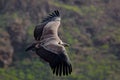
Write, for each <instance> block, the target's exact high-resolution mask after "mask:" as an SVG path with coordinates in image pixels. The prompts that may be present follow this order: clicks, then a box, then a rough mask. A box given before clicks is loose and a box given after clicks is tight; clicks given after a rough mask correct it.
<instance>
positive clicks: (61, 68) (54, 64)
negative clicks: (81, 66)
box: [36, 46, 72, 76]
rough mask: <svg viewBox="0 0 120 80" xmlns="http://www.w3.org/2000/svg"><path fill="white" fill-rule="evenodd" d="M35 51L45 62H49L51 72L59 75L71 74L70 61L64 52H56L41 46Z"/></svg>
mask: <svg viewBox="0 0 120 80" xmlns="http://www.w3.org/2000/svg"><path fill="white" fill-rule="evenodd" d="M36 53H37V54H38V55H39V56H40V57H41V58H42V59H43V60H45V61H46V62H48V63H49V64H50V67H51V69H52V70H53V74H56V75H59V76H61V75H62V74H63V75H68V74H71V72H72V70H71V63H70V61H69V58H68V57H67V56H66V54H65V53H64V52H58V53H57V54H56V53H54V52H51V51H49V50H46V48H44V47H43V46H41V47H40V48H39V49H37V50H36Z"/></svg>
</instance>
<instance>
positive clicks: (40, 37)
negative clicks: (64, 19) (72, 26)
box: [26, 10, 72, 76]
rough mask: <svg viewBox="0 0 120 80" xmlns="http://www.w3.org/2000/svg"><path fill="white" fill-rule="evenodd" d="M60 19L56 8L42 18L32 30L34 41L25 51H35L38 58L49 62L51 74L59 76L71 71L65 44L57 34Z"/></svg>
mask: <svg viewBox="0 0 120 80" xmlns="http://www.w3.org/2000/svg"><path fill="white" fill-rule="evenodd" d="M60 20H61V18H60V14H59V11H57V10H56V11H54V12H53V13H51V14H49V16H47V17H46V18H45V19H43V20H42V22H41V24H40V25H38V26H36V28H35V30H34V38H35V40H36V42H35V43H33V44H32V45H31V46H29V47H28V48H27V49H26V51H28V50H33V51H35V52H36V54H37V55H39V56H40V58H42V59H43V60H45V61H46V62H48V63H49V65H50V67H51V69H52V71H53V74H56V75H59V76H61V75H68V74H71V72H72V66H71V62H70V60H69V57H68V55H67V53H66V50H65V47H64V46H67V44H66V43H64V42H62V40H61V39H60V38H59V36H58V28H59V25H60Z"/></svg>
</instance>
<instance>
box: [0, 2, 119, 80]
mask: <svg viewBox="0 0 120 80" xmlns="http://www.w3.org/2000/svg"><path fill="white" fill-rule="evenodd" d="M54 10H59V11H60V13H61V17H62V21H61V26H60V28H59V35H60V37H61V39H62V40H63V41H64V42H67V43H69V44H70V47H69V48H67V51H68V55H69V56H70V59H71V61H72V65H73V73H72V74H71V75H70V76H65V77H56V76H55V75H53V74H52V72H51V70H50V67H49V66H48V64H47V63H44V62H43V61H41V60H40V59H39V57H38V56H37V55H35V53H34V52H25V48H26V47H27V46H28V45H29V44H30V43H31V42H33V41H34V38H33V30H34V28H35V25H37V24H40V22H41V20H42V18H44V17H45V16H47V15H48V14H49V13H50V12H52V11H54ZM53 79H54V80H119V79H120V1H119V0H0V80H53Z"/></svg>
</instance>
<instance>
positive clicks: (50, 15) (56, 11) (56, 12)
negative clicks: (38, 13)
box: [42, 10, 60, 23]
mask: <svg viewBox="0 0 120 80" xmlns="http://www.w3.org/2000/svg"><path fill="white" fill-rule="evenodd" d="M54 17H60V13H59V11H58V10H55V11H53V12H52V13H50V14H49V15H48V16H47V17H46V18H44V19H43V20H42V23H43V22H46V21H49V20H51V19H52V18H54Z"/></svg>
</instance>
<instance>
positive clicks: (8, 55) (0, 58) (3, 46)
mask: <svg viewBox="0 0 120 80" xmlns="http://www.w3.org/2000/svg"><path fill="white" fill-rule="evenodd" d="M9 38H10V36H9V34H8V33H7V32H6V31H4V30H0V63H1V64H0V67H7V66H8V65H10V64H11V62H12V55H13V47H12V46H11V41H10V39H9Z"/></svg>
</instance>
